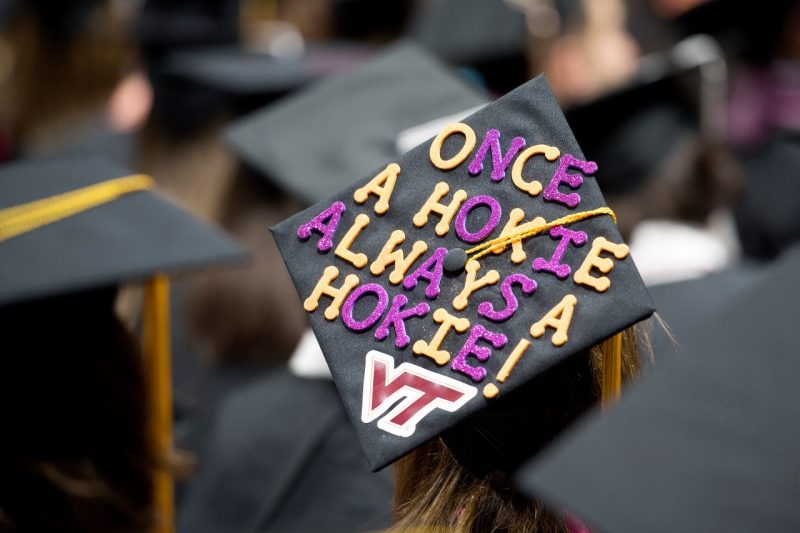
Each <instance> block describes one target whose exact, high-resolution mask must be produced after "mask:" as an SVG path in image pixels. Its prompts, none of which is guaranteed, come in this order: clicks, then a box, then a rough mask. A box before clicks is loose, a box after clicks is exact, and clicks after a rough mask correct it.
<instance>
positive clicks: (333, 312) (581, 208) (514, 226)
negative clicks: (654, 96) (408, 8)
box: [272, 76, 653, 469]
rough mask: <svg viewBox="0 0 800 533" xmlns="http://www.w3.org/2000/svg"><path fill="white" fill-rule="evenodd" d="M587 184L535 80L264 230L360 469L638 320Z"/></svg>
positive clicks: (637, 303) (623, 252)
mask: <svg viewBox="0 0 800 533" xmlns="http://www.w3.org/2000/svg"><path fill="white" fill-rule="evenodd" d="M382 101H383V100H382ZM360 125H361V124H360V123H359V122H358V121H354V127H360ZM307 127H313V126H312V125H310V124H308V125H307ZM340 133H345V132H336V131H333V132H331V134H330V135H331V136H334V137H337V141H338V142H339V144H341V145H346V143H347V139H341V138H338V137H341V136H340ZM300 140H302V139H300ZM300 146H302V147H303V150H304V151H305V153H303V152H298V154H297V156H296V157H297V158H303V157H307V158H312V157H316V156H317V154H316V153H315V151H316V150H317V146H316V145H315V144H314V143H308V142H306V143H301V144H300ZM373 146H376V148H375V149H380V147H379V145H370V144H369V143H367V144H365V145H364V148H363V153H364V155H365V156H366V155H368V154H369V152H371V151H374V149H373ZM490 154H491V155H490ZM595 171H597V169H596V166H595V164H594V163H592V162H588V161H585V160H584V159H583V154H582V152H581V150H580V148H579V147H578V145H577V143H576V141H575V138H574V137H573V136H572V133H571V131H570V129H569V126H568V125H567V122H566V120H565V119H564V116H563V114H562V113H561V111H560V109H559V108H558V105H557V103H556V100H555V98H554V97H553V95H552V92H551V91H550V88H549V86H548V85H547V83H546V81H545V79H544V78H543V77H541V76H540V77H538V78H536V79H534V80H532V81H530V82H528V83H526V84H525V85H523V86H521V87H519V88H518V89H516V90H514V91H512V92H511V93H509V94H507V95H505V96H504V97H502V98H500V99H499V100H497V101H495V102H493V103H491V104H489V105H487V106H485V107H483V108H482V109H480V110H479V111H477V112H476V113H474V114H472V115H470V116H469V117H467V118H466V119H464V120H463V121H461V122H456V123H452V124H450V125H448V126H446V127H444V128H443V129H442V130H441V131H440V132H439V133H438V134H437V135H436V136H435V138H434V139H432V140H428V141H426V142H425V143H423V144H421V145H420V146H418V147H416V148H414V149H412V150H411V151H410V152H408V153H406V154H405V155H404V156H402V157H400V158H399V159H389V160H386V161H384V162H383V163H382V164H380V165H378V166H376V167H375V168H374V169H373V171H372V172H370V173H368V174H367V177H366V178H364V179H362V180H361V181H360V182H358V183H357V184H355V185H351V186H349V187H347V188H345V189H344V190H343V191H341V192H339V193H337V194H336V195H334V196H333V197H332V198H330V199H328V200H325V201H322V202H320V203H318V204H316V205H314V206H312V207H310V208H308V209H306V210H305V211H303V212H301V213H298V214H297V215H295V216H293V217H292V218H289V219H288V220H286V221H284V222H282V223H281V224H279V225H277V226H276V227H274V228H273V229H272V231H273V233H274V235H275V239H276V241H277V244H278V247H279V249H280V251H281V254H282V255H283V257H284V260H285V261H286V264H287V267H288V270H289V273H290V275H291V276H292V279H293V281H294V284H295V286H296V288H297V290H298V292H299V294H300V296H301V298H302V299H303V300H304V308H305V309H306V311H307V312H308V317H309V320H310V323H311V327H312V328H313V330H314V333H315V335H316V337H317V339H318V341H319V343H320V346H321V347H322V351H323V353H324V355H325V357H326V359H327V361H328V365H329V366H330V368H331V372H332V374H333V378H334V380H335V382H336V385H337V387H338V389H339V392H340V394H341V395H342V397H343V401H344V404H345V407H346V409H347V412H348V415H349V417H350V419H351V421H352V422H353V424H354V425H355V427H356V431H357V434H358V436H359V440H360V442H361V445H362V447H363V449H364V451H365V453H366V456H367V458H368V460H369V462H370V464H371V466H372V467H373V468H374V469H380V468H382V467H384V466H386V465H387V464H389V463H391V462H393V461H395V460H396V459H398V458H400V457H402V456H403V455H405V454H407V453H408V452H409V451H411V450H412V449H414V448H415V447H417V446H418V445H420V444H421V443H423V442H425V441H427V440H429V439H431V438H432V437H435V436H437V435H440V434H442V433H443V432H445V431H446V430H448V429H449V428H452V427H453V426H455V425H456V424H458V423H459V422H461V421H463V420H465V419H466V418H467V417H468V416H469V415H471V414H473V413H476V412H478V411H480V410H484V409H487V408H490V407H491V406H492V404H493V403H494V402H498V401H502V398H504V397H506V396H508V397H510V395H511V394H513V391H515V390H518V389H520V388H521V387H522V386H523V385H525V384H527V383H529V382H531V380H532V379H533V378H535V377H536V376H539V375H541V374H542V373H544V372H545V371H546V370H547V369H548V368H551V367H553V366H554V365H556V364H557V363H559V362H563V361H565V360H567V359H568V358H570V357H571V356H574V355H575V354H578V353H584V354H585V353H586V352H585V350H588V349H589V348H591V347H592V346H594V345H596V344H598V343H600V342H601V341H604V340H605V339H607V338H609V337H616V336H615V334H617V333H618V332H620V331H621V330H623V329H624V328H626V327H628V326H630V325H631V324H633V323H635V322H637V321H639V320H640V319H642V318H644V317H646V316H648V315H649V314H651V313H652V311H653V307H652V304H651V302H650V299H649V296H648V294H647V291H646V289H645V287H644V285H643V283H642V281H641V278H640V277H639V275H638V272H637V271H636V267H635V266H634V264H633V261H632V259H631V258H630V257H629V254H628V249H627V246H625V244H624V243H623V242H622V239H621V237H620V235H619V232H618V231H617V229H616V226H615V224H614V217H613V212H612V211H611V210H609V209H608V207H606V206H605V201H604V200H603V197H602V194H601V193H600V189H599V188H598V187H597V184H596V182H595V178H594V174H595ZM598 172H601V171H598ZM323 175H324V174H323ZM617 355H618V352H617ZM612 359H613V358H612ZM520 408H521V409H524V406H520ZM495 453H502V452H499V451H495ZM490 459H491V458H487V460H490Z"/></svg>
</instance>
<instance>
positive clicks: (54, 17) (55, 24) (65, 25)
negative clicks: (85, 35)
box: [0, 0, 98, 39]
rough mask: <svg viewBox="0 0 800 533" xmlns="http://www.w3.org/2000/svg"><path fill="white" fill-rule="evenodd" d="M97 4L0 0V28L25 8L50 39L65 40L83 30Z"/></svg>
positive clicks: (93, 1)
mask: <svg viewBox="0 0 800 533" xmlns="http://www.w3.org/2000/svg"><path fill="white" fill-rule="evenodd" d="M97 3H98V0H0V27H5V26H6V25H8V23H9V22H10V21H12V20H13V18H14V17H15V16H16V15H17V14H18V13H19V12H20V10H22V9H25V8H27V9H31V10H32V12H33V13H34V14H35V15H36V18H37V20H38V22H39V24H41V26H42V29H43V30H44V31H45V33H46V34H47V35H48V36H49V37H50V38H53V39H67V38H70V37H73V36H74V35H76V34H77V33H79V32H80V31H81V29H83V27H84V25H85V24H86V22H87V19H88V17H89V14H90V12H91V11H92V8H93V7H94V6H95V5H96V4H97Z"/></svg>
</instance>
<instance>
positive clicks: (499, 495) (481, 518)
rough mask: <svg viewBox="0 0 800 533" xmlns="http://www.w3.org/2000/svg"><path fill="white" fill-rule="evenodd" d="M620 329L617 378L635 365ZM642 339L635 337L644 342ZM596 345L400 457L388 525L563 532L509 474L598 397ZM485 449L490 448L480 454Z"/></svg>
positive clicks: (557, 518) (627, 336) (628, 336)
mask: <svg viewBox="0 0 800 533" xmlns="http://www.w3.org/2000/svg"><path fill="white" fill-rule="evenodd" d="M622 335H623V338H622V377H623V381H627V380H629V379H631V378H633V377H635V376H636V375H637V374H638V372H639V368H640V363H639V356H638V348H637V334H636V331H635V330H634V328H633V327H631V328H628V329H626V330H625V331H624V332H623V333H622ZM642 337H643V338H642V340H641V341H640V342H642V343H645V342H647V336H646V335H643V336H642ZM644 346H645V349H646V348H647V345H646V344H645V345H644ZM603 350H604V347H603V345H602V343H601V344H599V345H597V346H594V347H593V348H591V349H590V350H588V351H586V352H583V353H581V354H577V355H575V356H574V357H571V358H569V359H568V360H566V361H564V362H562V363H559V364H558V365H556V366H555V367H552V368H551V369H549V370H547V371H546V372H544V373H543V374H541V375H540V376H537V377H536V378H534V379H533V380H532V382H531V383H530V384H529V385H526V386H525V387H523V388H522V389H524V390H521V391H519V393H517V392H515V393H513V397H512V395H509V396H508V397H507V399H506V401H505V404H503V405H499V408H498V409H494V405H493V406H492V407H491V408H489V409H485V410H483V412H480V413H478V416H472V417H469V418H467V420H466V421H464V422H462V423H461V424H459V426H458V427H456V428H455V430H451V431H448V432H447V433H446V434H445V435H443V436H442V437H437V438H435V439H432V440H430V441H428V442H427V443H425V444H423V445H422V446H420V447H419V448H417V449H415V450H414V451H413V452H411V453H410V454H409V455H407V456H406V457H404V458H402V459H400V460H399V461H398V462H397V463H396V465H395V476H396V478H395V480H396V481H395V482H396V488H395V519H396V523H395V525H394V527H393V528H392V530H393V531H415V530H416V531H426V532H436V531H442V532H445V531H447V532H455V533H467V532H469V533H478V532H481V533H483V532H514V533H517V532H519V533H526V532H529V533H542V532H546V533H560V532H565V531H566V529H565V526H564V519H563V517H562V516H561V513H560V512H557V511H556V512H554V511H552V510H549V509H547V508H546V507H545V506H543V505H542V504H541V503H540V502H537V501H534V500H531V499H529V498H527V497H525V496H523V495H521V494H519V493H518V492H517V491H516V490H515V489H514V488H513V487H512V485H511V481H510V479H509V472H511V471H512V470H513V469H514V468H515V467H516V466H519V464H520V463H521V462H522V461H523V460H524V459H525V458H527V457H529V456H531V455H533V454H534V453H535V452H536V451H538V450H539V449H541V448H542V447H543V446H544V445H545V444H547V443H548V442H549V441H550V440H551V439H552V438H553V437H555V435H556V434H557V433H559V432H560V431H561V430H563V429H564V428H565V427H566V426H567V425H569V424H570V423H571V422H573V421H574V420H575V419H576V418H577V417H578V416H579V415H580V414H582V413H583V412H585V411H586V410H587V409H589V408H590V407H591V406H592V405H594V404H595V403H597V401H598V400H599V399H600V387H601V383H602V380H603V375H602V374H603V364H602V362H603V357H604V356H605V354H604V353H603ZM532 422H535V423H532ZM481 441H482V442H481ZM490 449H491V450H493V451H494V453H487V450H490ZM487 457H491V458H492V459H496V460H490V461H487V460H486V458H487Z"/></svg>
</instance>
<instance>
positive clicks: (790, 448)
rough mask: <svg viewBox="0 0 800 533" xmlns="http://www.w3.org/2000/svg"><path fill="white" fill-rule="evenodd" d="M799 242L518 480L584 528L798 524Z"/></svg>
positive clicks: (778, 532) (622, 531) (793, 527)
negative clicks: (687, 342) (673, 356)
mask: <svg viewBox="0 0 800 533" xmlns="http://www.w3.org/2000/svg"><path fill="white" fill-rule="evenodd" d="M798 269H800V249H798V248H797V247H795V248H794V249H792V250H790V251H787V253H786V254H785V255H784V256H783V257H782V258H781V259H779V260H778V261H776V262H775V263H773V264H772V265H770V266H769V267H768V270H766V271H765V272H763V273H761V274H759V276H760V279H759V281H758V282H757V283H755V284H753V285H752V286H750V287H747V288H745V289H744V290H742V291H741V292H740V294H739V295H738V296H737V297H736V298H734V299H731V300H729V301H728V302H727V303H726V305H723V306H720V308H718V309H717V310H716V311H715V312H714V313H712V314H710V315H709V316H708V317H706V319H705V320H703V321H700V322H699V323H698V328H697V329H698V331H701V332H703V333H704V335H698V336H697V339H696V344H695V345H694V346H693V348H692V350H691V351H690V352H689V353H687V354H686V355H685V356H684V357H682V358H681V359H679V360H672V361H668V362H667V363H666V364H664V365H663V366H659V367H656V368H655V369H653V370H652V371H651V375H650V376H649V379H647V380H646V381H644V382H642V383H639V384H638V385H637V386H634V387H633V388H632V389H631V390H630V391H628V392H627V393H626V395H625V396H624V398H623V399H622V401H621V403H620V404H619V405H618V406H616V407H615V408H614V409H612V410H610V411H608V412H606V413H604V415H603V416H602V417H599V418H591V419H589V420H587V421H586V422H585V424H583V425H582V426H581V427H577V428H576V429H575V430H574V432H571V433H570V434H568V435H566V436H565V437H564V438H563V439H562V440H561V441H559V442H557V443H556V445H554V446H553V447H552V449H550V450H548V451H545V452H544V453H543V454H542V455H540V456H539V458H537V459H536V460H535V461H534V463H533V464H531V465H529V466H527V467H526V468H525V469H524V470H523V471H522V473H521V475H520V483H521V486H522V487H523V488H524V489H525V490H526V491H527V492H528V493H529V494H532V495H536V497H541V498H543V499H545V500H546V501H549V502H550V503H552V504H554V505H558V506H559V507H562V508H565V509H568V510H569V511H570V512H574V513H576V514H577V515H578V516H580V517H581V518H582V519H584V520H585V521H586V522H587V523H588V524H589V526H590V527H596V528H597V529H598V530H600V531H614V532H616V533H628V532H630V533H634V532H635V533H639V532H641V531H665V532H666V531H685V532H687V533H692V532H700V531H702V532H704V533H715V532H729V531H741V532H750V531H752V532H756V531H770V532H775V533H782V532H787V533H788V532H790V531H798V530H800V506H798V505H797V502H798V473H799V472H800V459H798V453H797V450H798V449H800V432H798V431H797V427H798V424H800V389H798V387H797V379H798V376H800V359H799V358H798V357H797V348H796V344H797V342H796V332H795V329H796V327H795V326H796V313H795V310H794V309H795V306H796V302H797V300H798V298H800V284H799V283H798V281H797V272H798Z"/></svg>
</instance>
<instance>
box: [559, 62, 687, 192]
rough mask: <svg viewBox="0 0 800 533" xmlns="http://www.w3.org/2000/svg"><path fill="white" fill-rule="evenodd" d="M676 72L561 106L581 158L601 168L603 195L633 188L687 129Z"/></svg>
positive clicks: (653, 170) (684, 108) (683, 104)
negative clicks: (578, 140)
mask: <svg viewBox="0 0 800 533" xmlns="http://www.w3.org/2000/svg"><path fill="white" fill-rule="evenodd" d="M676 78H677V76H669V77H665V78H660V79H657V80H655V81H652V82H646V83H644V82H639V81H636V82H634V83H633V84H632V85H631V86H629V87H626V88H623V89H620V90H618V91H615V92H613V93H610V94H606V95H604V96H602V97H601V98H599V99H597V100H593V101H591V102H588V103H586V104H581V105H577V106H575V107H573V108H570V109H569V110H567V111H566V116H567V121H568V122H569V125H570V126H571V127H572V131H573V132H574V133H575V137H576V138H578V139H580V141H581V146H582V148H583V149H584V151H585V153H586V157H588V158H589V159H591V160H592V161H595V162H596V163H597V164H598V166H599V167H600V168H601V169H602V170H603V172H602V173H601V174H599V175H598V181H599V183H600V185H601V187H602V188H603V191H604V192H605V193H606V194H607V195H614V194H624V193H627V192H631V191H633V190H635V189H636V188H637V187H638V186H640V185H642V183H644V182H646V180H647V179H648V178H650V177H652V175H653V172H655V170H656V169H657V168H658V165H659V164H660V163H661V162H662V160H663V159H664V157H666V156H667V154H668V153H669V151H670V150H671V149H672V148H673V147H674V146H675V145H676V143H678V142H679V141H680V139H682V138H683V137H685V136H688V135H691V134H692V133H693V130H694V129H695V128H694V124H695V120H696V119H695V118H694V117H693V110H692V107H691V105H690V104H689V102H688V101H687V100H686V99H685V97H683V96H682V95H681V89H680V87H679V84H678V83H677V82H678V80H677V79H676Z"/></svg>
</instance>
